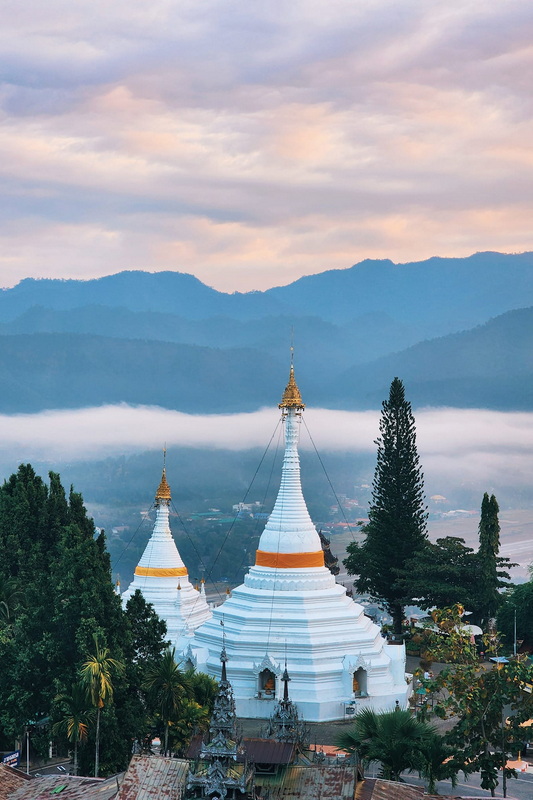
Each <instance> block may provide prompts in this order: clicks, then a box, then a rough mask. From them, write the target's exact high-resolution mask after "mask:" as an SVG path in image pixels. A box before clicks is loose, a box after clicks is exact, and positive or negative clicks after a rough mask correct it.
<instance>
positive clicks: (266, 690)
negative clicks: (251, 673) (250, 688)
mask: <svg viewBox="0 0 533 800" xmlns="http://www.w3.org/2000/svg"><path fill="white" fill-rule="evenodd" d="M259 691H260V692H261V694H262V695H264V696H266V697H275V696H276V676H275V674H274V673H273V672H272V670H270V669H264V670H262V671H261V672H260V673H259Z"/></svg>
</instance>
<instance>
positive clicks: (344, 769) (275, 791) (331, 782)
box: [268, 764, 354, 800]
mask: <svg viewBox="0 0 533 800" xmlns="http://www.w3.org/2000/svg"><path fill="white" fill-rule="evenodd" d="M268 791H269V798H270V800H317V798H318V797H319V798H320V800H353V796H354V768H353V766H344V765H342V766H322V765H316V764H315V765H313V766H305V767H301V766H297V767H288V768H287V770H286V772H285V773H284V775H283V781H282V783H281V785H279V786H276V785H274V784H272V783H269V785H268Z"/></svg>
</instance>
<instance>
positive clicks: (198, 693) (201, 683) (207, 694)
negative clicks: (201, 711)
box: [187, 670, 218, 714]
mask: <svg viewBox="0 0 533 800" xmlns="http://www.w3.org/2000/svg"><path fill="white" fill-rule="evenodd" d="M187 677H188V679H189V681H190V684H191V690H192V696H193V697H194V699H195V701H196V702H197V703H199V705H201V706H204V707H205V708H207V710H208V712H209V714H211V713H212V711H213V705H214V703H215V697H216V696H217V692H218V681H216V680H215V679H214V678H212V677H211V676H210V675H207V674H206V673H205V672H196V671H194V670H188V671H187Z"/></svg>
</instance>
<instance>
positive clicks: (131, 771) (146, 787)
mask: <svg viewBox="0 0 533 800" xmlns="http://www.w3.org/2000/svg"><path fill="white" fill-rule="evenodd" d="M188 774H189V762H188V761H187V760H186V759H184V758H164V757H163V756H133V758H132V759H131V761H130V765H129V767H128V770H127V772H126V774H125V775H124V780H123V781H122V785H121V787H120V791H119V793H118V795H117V800H159V799H160V798H161V800H163V798H164V799H165V800H181V798H182V796H183V790H184V789H185V785H186V783H187V776H188Z"/></svg>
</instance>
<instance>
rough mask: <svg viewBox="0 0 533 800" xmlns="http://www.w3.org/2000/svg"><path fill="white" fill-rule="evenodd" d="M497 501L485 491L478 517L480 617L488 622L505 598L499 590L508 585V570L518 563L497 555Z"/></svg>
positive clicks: (498, 528)
mask: <svg viewBox="0 0 533 800" xmlns="http://www.w3.org/2000/svg"><path fill="white" fill-rule="evenodd" d="M499 510H500V509H499V506H498V502H497V500H496V497H495V496H494V495H491V496H490V497H489V495H488V493H487V492H485V494H484V495H483V500H482V502H481V518H480V520H479V549H478V552H477V561H478V578H477V586H478V603H477V606H478V609H479V611H478V615H477V616H478V619H479V621H480V622H482V623H485V624H486V623H487V622H488V621H489V620H490V619H493V618H494V617H495V616H496V612H497V611H498V608H499V606H500V604H501V602H502V596H501V595H500V592H499V590H500V589H501V588H504V587H506V586H508V585H509V584H508V580H509V574H508V573H507V572H506V571H505V570H506V569H508V568H509V567H512V566H515V565H514V564H512V563H511V562H510V561H509V559H508V558H502V557H500V556H498V553H499V552H500V522H499V519H498V512H499Z"/></svg>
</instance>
